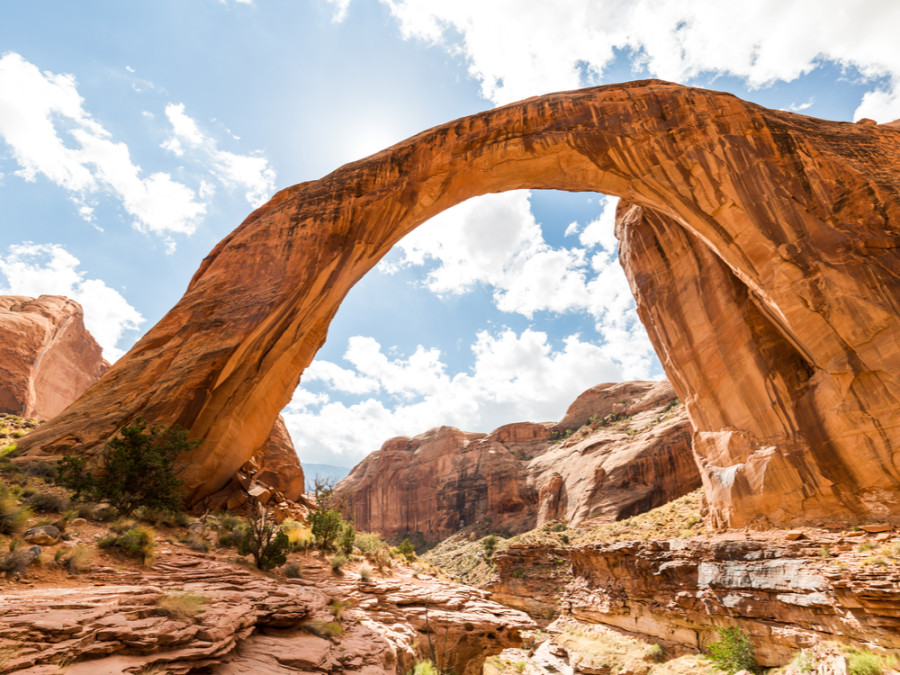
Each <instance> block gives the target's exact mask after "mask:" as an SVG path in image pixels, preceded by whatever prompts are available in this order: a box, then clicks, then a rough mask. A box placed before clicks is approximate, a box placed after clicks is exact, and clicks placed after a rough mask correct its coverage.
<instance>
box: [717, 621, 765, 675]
mask: <svg viewBox="0 0 900 675" xmlns="http://www.w3.org/2000/svg"><path fill="white" fill-rule="evenodd" d="M716 631H717V632H718V633H719V639H718V640H716V641H715V642H712V643H710V645H709V647H708V648H707V652H706V653H707V656H709V659H710V661H712V662H713V665H714V666H715V667H716V668H718V669H719V670H724V671H725V672H726V673H728V674H729V675H734V673H736V672H738V671H740V670H749V671H750V672H751V673H753V672H756V656H755V655H754V652H753V645H752V644H751V643H750V636H749V635H748V634H747V632H746V631H743V630H741V629H740V628H738V627H736V626H731V627H728V628H717V629H716Z"/></svg>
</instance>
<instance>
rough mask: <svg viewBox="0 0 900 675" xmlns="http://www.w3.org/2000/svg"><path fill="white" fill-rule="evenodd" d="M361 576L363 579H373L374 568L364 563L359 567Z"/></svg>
mask: <svg viewBox="0 0 900 675" xmlns="http://www.w3.org/2000/svg"><path fill="white" fill-rule="evenodd" d="M359 578H360V580H361V581H371V580H372V568H371V567H367V566H366V565H363V566H362V567H360V568H359Z"/></svg>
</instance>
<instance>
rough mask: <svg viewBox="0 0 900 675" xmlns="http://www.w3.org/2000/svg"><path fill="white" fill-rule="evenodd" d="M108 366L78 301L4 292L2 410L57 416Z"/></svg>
mask: <svg viewBox="0 0 900 675" xmlns="http://www.w3.org/2000/svg"><path fill="white" fill-rule="evenodd" d="M107 368H109V364H108V363H107V362H106V360H104V358H103V355H102V350H101V349H100V345H98V344H97V341H96V340H94V337H93V336H92V335H91V334H90V333H89V332H88V331H87V329H86V328H85V327H84V312H83V311H82V309H81V305H79V304H78V303H77V302H75V301H74V300H69V299H68V298H64V297H62V296H59V295H42V296H41V297H39V298H37V299H35V298H27V297H23V296H0V412H6V413H12V414H14V415H20V416H21V417H37V418H40V419H50V418H51V417H55V416H56V415H57V414H59V413H60V412H62V410H63V408H65V407H66V406H67V405H69V404H70V403H72V401H74V400H75V399H76V398H78V397H79V396H80V395H81V394H82V393H83V392H84V390H85V389H87V388H88V387H89V386H91V385H92V384H93V383H94V382H96V381H97V380H98V379H99V378H100V376H101V375H103V373H104V372H106V369H107Z"/></svg>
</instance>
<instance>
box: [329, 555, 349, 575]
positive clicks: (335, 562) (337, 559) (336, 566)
mask: <svg viewBox="0 0 900 675" xmlns="http://www.w3.org/2000/svg"><path fill="white" fill-rule="evenodd" d="M346 564H347V556H345V555H344V554H343V553H338V554H337V555H336V556H334V557H333V558H332V559H331V570H332V571H333V572H340V571H341V568H342V567H343V566H344V565H346Z"/></svg>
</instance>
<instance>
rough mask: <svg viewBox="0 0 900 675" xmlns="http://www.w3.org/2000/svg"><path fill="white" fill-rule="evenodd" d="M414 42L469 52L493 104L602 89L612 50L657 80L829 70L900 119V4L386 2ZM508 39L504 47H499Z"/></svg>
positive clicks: (762, 77)
mask: <svg viewBox="0 0 900 675" xmlns="http://www.w3.org/2000/svg"><path fill="white" fill-rule="evenodd" d="M382 2H384V3H385V4H386V5H387V6H388V7H389V8H390V10H391V12H392V13H393V14H394V16H395V17H396V18H397V19H398V20H399V22H400V27H401V30H402V32H403V34H404V36H405V37H407V38H418V39H422V40H425V41H428V42H430V43H434V44H440V45H442V46H444V47H445V48H447V49H448V51H450V52H451V53H461V54H463V55H464V56H465V58H466V59H467V61H468V68H469V73H470V74H471V75H472V76H473V77H475V78H476V79H477V80H479V81H480V82H481V88H482V94H483V96H484V97H485V98H487V99H489V100H491V101H494V102H495V103H497V104H502V103H508V102H510V101H515V100H519V99H522V98H526V97H528V96H534V95H537V94H542V93H547V92H550V91H558V90H561V89H571V88H576V87H578V86H584V85H585V84H590V83H594V82H596V81H600V80H602V77H603V73H604V70H605V69H606V68H607V66H608V65H609V64H610V63H611V62H612V61H613V60H614V58H615V56H616V53H617V52H616V50H626V49H628V50H631V51H632V53H633V54H634V55H635V57H634V58H635V63H636V64H637V65H643V66H645V67H646V68H647V70H648V71H649V72H650V73H651V74H652V75H653V76H654V77H661V78H663V79H667V80H674V81H680V82H684V81H687V80H689V79H690V78H692V77H696V76H698V75H700V74H702V73H713V74H714V73H721V74H731V75H735V76H738V77H741V78H744V79H745V80H746V81H747V82H748V84H749V85H750V86H752V87H760V86H764V85H767V84H770V83H772V82H775V81H777V80H783V81H788V82H789V81H792V80H794V79H796V78H797V77H799V76H800V75H802V74H804V73H808V72H810V71H812V70H814V69H815V68H816V67H817V66H818V65H819V63H820V62H821V61H823V60H827V61H832V62H835V63H838V64H841V65H843V66H852V67H855V68H857V69H859V71H860V72H861V73H862V74H863V76H865V77H867V78H870V79H872V80H873V81H874V80H875V79H876V78H885V77H886V78H888V83H887V85H886V86H885V87H884V88H880V89H877V88H876V89H873V91H871V92H869V93H868V94H866V95H865V97H864V98H863V101H862V102H861V105H860V107H859V109H858V110H857V111H856V116H857V117H860V116H869V117H873V118H875V119H877V120H879V121H890V120H891V119H893V118H896V117H900V49H897V35H896V27H897V26H898V25H900V3H896V2H885V1H884V0H861V1H860V2H856V3H847V2H843V1H842V0H757V1H755V2H742V3H734V2H717V1H716V0H681V1H680V2H666V1H662V0H603V1H602V2H597V0H570V1H569V2H566V3H564V4H563V5H562V6H561V5H560V3H552V2H544V1H540V0H497V1H495V2H483V1H482V0H456V1H455V2H452V3H451V2H444V1H443V0H382ZM498 36H502V39H498Z"/></svg>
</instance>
